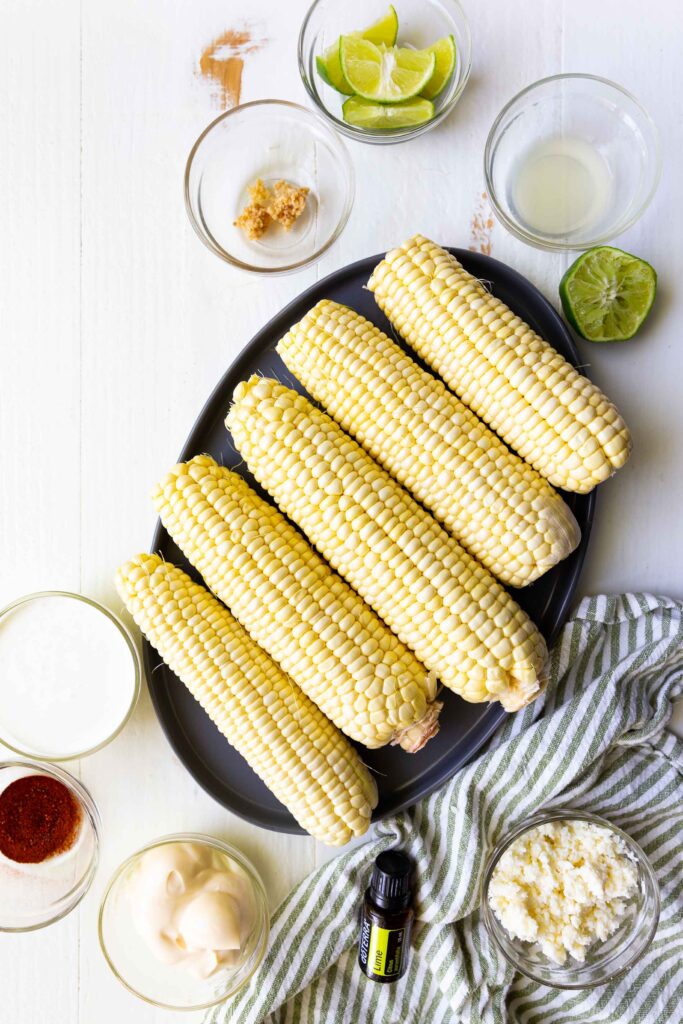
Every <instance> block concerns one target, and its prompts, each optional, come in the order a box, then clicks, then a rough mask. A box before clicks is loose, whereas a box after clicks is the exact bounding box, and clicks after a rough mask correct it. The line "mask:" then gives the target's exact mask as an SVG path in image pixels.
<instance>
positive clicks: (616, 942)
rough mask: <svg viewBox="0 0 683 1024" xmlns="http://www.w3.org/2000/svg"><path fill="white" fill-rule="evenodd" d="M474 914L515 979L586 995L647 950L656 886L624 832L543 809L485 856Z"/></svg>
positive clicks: (585, 816) (565, 811)
mask: <svg viewBox="0 0 683 1024" xmlns="http://www.w3.org/2000/svg"><path fill="white" fill-rule="evenodd" d="M482 915H483V918H484V922H485V924H486V926H487V928H488V931H489V934H490V936H491V938H492V939H493V941H494V943H495V944H496V946H497V947H498V949H499V950H500V951H501V952H502V953H503V955H504V956H505V957H506V959H507V960H508V961H509V962H510V963H511V964H512V965H513V966H514V967H515V968H516V969H517V970H519V971H520V972H521V973H522V974H525V975H526V976H527V977H529V978H532V979H533V980H534V981H538V982H540V983H541V984H543V985H551V986H553V987H554V988H568V989H574V988H577V989H578V988H591V987H593V986H595V985H604V984H606V983H607V982H609V981H613V980H614V979H615V978H617V977H619V976H620V975H622V974H624V973H625V971H627V970H628V969H629V967H631V966H632V965H633V964H634V963H636V962H637V960H638V959H639V958H640V957H641V956H642V955H643V953H644V952H645V950H646V949H647V947H648V946H649V945H650V943H651V941H652V939H653V937H654V934H655V931H656V929H657V924H658V920H659V887H658V884H657V879H656V877H655V874H654V871H653V869H652V865H651V864H650V862H649V860H648V858H647V856H646V854H645V853H644V851H643V850H642V849H641V848H640V846H639V845H638V844H637V843H636V842H635V840H633V839H632V838H631V837H630V836H629V835H627V833H626V832H623V831H622V830H621V829H619V828H617V827H616V825H613V824H612V823H611V822H609V821H607V820H606V819H604V818H601V817H598V815H595V814H589V813H588V812H584V811H577V810H574V809H573V808H562V807H559V808H552V809H549V810H546V811H543V812H542V813H539V814H537V815H535V816H533V817H531V818H528V819H527V820H526V821H524V822H522V823H521V824H520V825H518V826H517V827H516V828H514V829H513V830H512V831H511V832H510V833H508V834H507V835H506V836H504V838H503V839H502V840H501V841H500V842H499V843H498V845H497V846H496V847H495V849H494V850H493V851H492V853H491V854H490V856H489V858H488V861H487V864H486V867H485V871H484V885H483V893H482Z"/></svg>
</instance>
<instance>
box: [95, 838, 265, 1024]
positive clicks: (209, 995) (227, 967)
mask: <svg viewBox="0 0 683 1024" xmlns="http://www.w3.org/2000/svg"><path fill="white" fill-rule="evenodd" d="M268 931H269V915H268V906H267V900H266V894H265V889H264V887H263V883H262V881H261V879H260V877H259V875H258V872H257V871H256V869H255V868H254V866H253V865H252V864H251V863H250V862H249V861H248V860H247V858H246V857H245V856H244V855H243V854H242V853H240V851H239V850H236V849H235V848H234V847H232V846H230V845H228V844H227V843H224V842H221V841H220V840H218V839H214V838H211V837H210V836H204V835H197V834H194V833H183V834H178V835H170V836H163V837H162V838H161V839H157V840H155V841H154V842H151V843H148V844H147V845H146V846H144V847H142V849H140V850H138V851H137V852H136V853H134V854H133V855H132V856H131V857H129V858H128V859H127V860H126V861H124V863H123V864H121V866H120V867H119V868H118V869H117V870H116V871H115V873H114V875H113V877H112V879H111V881H110V883H109V885H108V886H107V889H106V892H105V894H104V897H103V900H102V903H101V906H100V917H99V935H100V945H101V948H102V952H103V953H104V956H105V959H106V961H107V963H108V964H109V967H110V968H111V970H112V971H113V973H114V974H115V975H116V977H117V978H118V980H119V981H120V982H121V983H122V984H123V985H125V987H126V988H127V989H128V990H129V991H130V992H133V993H134V994H135V995H136V996H139V998H141V999H144V1000H145V1001H146V1002H148V1003H152V1004H153V1005H155V1006H161V1007H164V1008H168V1009H176V1010H198V1009H204V1008H207V1007H209V1006H214V1005H216V1004H217V1003H220V1002H222V1001H223V1000H225V999H227V998H228V997H229V996H231V995H233V994H234V993H235V992H237V991H238V990H239V989H240V988H242V987H243V986H244V985H245V984H246V983H247V981H248V980H249V978H251V976H252V974H253V973H254V971H255V970H256V968H257V967H258V965H259V964H260V962H261V960H262V959H263V956H264V954H265V951H266V946H267V942H268Z"/></svg>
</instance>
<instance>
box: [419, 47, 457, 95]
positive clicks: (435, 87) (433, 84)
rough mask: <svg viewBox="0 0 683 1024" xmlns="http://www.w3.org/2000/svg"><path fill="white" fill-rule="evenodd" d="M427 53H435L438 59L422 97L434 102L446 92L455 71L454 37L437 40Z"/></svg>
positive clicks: (428, 48)
mask: <svg viewBox="0 0 683 1024" xmlns="http://www.w3.org/2000/svg"><path fill="white" fill-rule="evenodd" d="M426 52H427V53H430V52H431V53H433V54H434V57H435V59H436V63H435V64H434V71H433V72H432V77H431V78H430V79H429V81H428V82H427V84H426V85H425V87H424V89H423V90H422V93H421V95H422V96H424V97H425V99H428V100H434V99H436V97H437V96H440V95H441V93H442V92H443V91H444V89H445V88H446V86H447V85H448V83H449V82H450V80H451V78H452V77H453V72H454V71H455V39H454V38H453V36H444V37H443V39H437V41H436V42H435V43H432V45H431V46H428V47H427V49H426Z"/></svg>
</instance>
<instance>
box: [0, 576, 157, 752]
mask: <svg viewBox="0 0 683 1024" xmlns="http://www.w3.org/2000/svg"><path fill="white" fill-rule="evenodd" d="M65 598H66V599H68V600H73V601H79V602H80V603H81V604H83V605H86V606H87V607H88V608H90V609H92V610H93V611H94V612H96V613H99V614H101V615H102V616H103V617H104V619H105V620H107V621H108V622H109V623H111V626H112V628H113V629H114V630H116V632H117V633H118V634H119V635H120V637H121V639H122V641H123V643H124V644H125V646H126V647H127V648H128V651H129V652H130V659H131V661H130V673H131V675H130V693H129V695H128V696H127V697H126V699H125V701H122V702H121V707H120V713H119V714H118V715H117V716H116V720H115V721H114V720H113V719H112V720H111V721H109V722H108V723H106V724H105V723H104V722H102V723H101V728H100V729H99V730H98V731H97V734H96V735H95V734H94V735H93V736H92V737H91V740H92V742H90V743H88V744H87V746H83V745H79V746H78V747H74V749H68V750H67V749H63V748H62V749H60V748H59V738H60V733H59V731H58V726H55V729H54V730H53V728H52V723H50V722H48V723H47V729H48V731H49V732H51V733H53V734H54V742H53V743H50V744H47V743H45V744H44V749H37V747H32V746H31V745H29V744H28V743H27V742H26V740H25V739H24V740H22V738H21V737H20V736H15V735H14V733H13V730H12V729H11V727H10V726H9V725H8V724H7V721H5V720H3V716H2V710H0V742H1V743H3V744H4V745H5V746H6V747H8V748H9V749H10V750H13V751H14V752H15V753H16V754H21V755H22V757H40V758H45V760H47V761H73V760H75V759H76V758H80V757H86V756H87V755H89V754H93V753H94V752H95V751H97V750H101V749H102V747H105V746H106V745H107V744H108V743H111V741H112V740H113V739H114V738H115V737H116V736H118V735H119V733H120V732H121V730H122V729H123V727H124V726H125V724H126V723H127V722H128V721H129V719H130V717H131V715H132V714H133V711H134V710H135V705H136V704H137V701H138V697H139V696H140V688H141V685H142V666H141V663H140V655H139V653H138V649H137V647H136V646H135V643H134V642H133V639H132V637H131V635H130V633H129V632H128V630H127V629H126V627H125V626H124V625H123V623H122V622H121V621H120V620H119V619H117V617H116V616H115V615H114V614H113V612H110V611H109V609H108V608H105V607H104V605H101V604H98V602H97V601H93V600H92V599H91V598H89V597H83V595H82V594H73V593H71V592H70V591H67V590H43V591H39V592H37V593H34V594H26V595H25V596H24V597H20V598H17V600H16V601H12V603H11V604H8V605H6V606H5V607H4V608H3V609H2V610H0V629H2V626H3V620H6V619H9V618H10V617H11V616H12V614H13V613H14V612H17V611H19V610H20V609H21V608H22V607H24V606H25V605H28V604H31V603H33V604H39V603H40V602H44V601H48V602H51V601H54V600H63V599H65ZM49 642H50V640H49V638H45V640H44V646H43V656H45V651H46V650H47V651H49V646H48V647H45V645H49ZM70 653H71V652H70ZM77 656H78V652H77V651H75V650H74V652H73V657H74V658H75V657H77ZM64 671H65V675H68V667H65V669H64ZM94 671H95V673H96V671H97V669H96V666H95V668H94ZM95 678H96V676H95ZM122 683H123V680H122ZM65 693H66V694H67V695H66V696H64V697H63V701H67V702H68V699H69V698H68V690H67V691H65ZM25 696H28V697H29V698H30V694H28V695H25ZM3 697H4V695H3V692H2V685H1V683H0V709H1V707H2V704H3ZM13 699H14V700H17V699H20V698H19V696H18V695H17V694H16V693H14V694H13ZM100 710H101V709H100ZM62 712H64V707H63V708H62ZM98 724H99V723H98ZM43 731H45V729H44V730H43ZM40 746H41V748H42V747H43V744H40Z"/></svg>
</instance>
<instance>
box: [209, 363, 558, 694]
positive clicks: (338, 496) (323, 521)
mask: <svg viewBox="0 0 683 1024" xmlns="http://www.w3.org/2000/svg"><path fill="white" fill-rule="evenodd" d="M226 423H227V426H228V428H229V430H230V431H231V433H232V437H233V440H234V442H235V444H236V445H237V448H238V449H239V451H240V452H241V453H242V455H243V456H244V458H245V459H246V461H247V464H248V465H249V468H250V469H251V471H252V473H253V474H254V476H255V477H256V478H257V480H258V481H259V482H260V483H261V484H262V485H263V487H265V488H266V489H267V490H268V491H269V492H270V494H271V495H272V496H273V497H274V498H275V500H276V501H277V503H278V504H279V506H280V508H281V509H282V510H283V511H284V512H285V513H286V514H287V515H288V516H289V517H290V518H291V519H293V520H294V521H295V522H297V523H298V524H299V526H300V527H301V528H302V529H303V531H304V532H305V533H306V535H307V536H308V537H309V539H310V540H311V541H312V543H313V544H315V546H316V547H317V548H318V550H319V551H320V552H321V553H322V554H323V555H324V557H325V558H326V559H327V560H328V561H329V562H330V564H331V565H332V566H334V568H336V569H337V570H338V572H340V573H341V575H342V576H344V577H345V578H346V579H347V580H348V582H349V583H350V584H351V586H352V587H354V588H355V589H356V590H357V591H358V593H359V594H361V596H363V597H364V598H365V600H366V601H367V602H368V604H369V605H371V607H373V608H374V609H375V611H376V612H377V613H378V615H379V616H380V617H381V618H382V619H384V621H385V622H386V623H387V625H389V626H390V627H391V629H393V631H394V632H395V633H396V634H397V636H399V637H400V638H401V640H403V641H404V643H406V644H407V645H408V646H409V647H411V648H412V649H413V650H414V651H415V653H416V654H417V656H418V658H419V659H420V660H421V661H422V662H423V664H424V665H426V666H427V668H429V669H431V670H433V671H434V672H435V673H436V674H437V675H438V677H439V678H440V679H441V681H442V682H443V683H444V684H445V685H446V686H448V687H450V688H451V689H453V690H455V691H456V692H457V693H459V694H461V695H462V696H463V697H464V698H465V699H466V700H470V701H474V702H479V701H486V700H500V701H501V703H502V704H503V706H504V707H506V708H507V709H509V710H516V709H517V708H519V707H522V706H523V705H524V704H526V703H528V702H529V701H530V700H533V698H534V697H536V696H537V695H538V693H539V692H540V691H541V687H542V671H543V666H544V662H545V658H546V653H547V652H546V647H545V643H544V641H543V638H542V636H541V635H540V633H539V632H538V630H537V629H536V627H535V626H534V625H533V623H532V622H531V620H530V619H529V618H528V616H527V615H525V613H524V612H523V611H522V609H521V608H519V606H518V605H517V604H516V603H515V602H514V601H513V600H512V598H511V597H510V595H509V594H508V593H506V591H505V590H504V589H503V587H502V586H501V585H500V584H499V583H498V582H497V581H496V580H494V579H493V577H492V576H491V575H490V574H489V573H488V572H487V571H486V569H484V568H483V566H481V565H479V563H478V562H476V561H475V559H473V558H472V557H471V555H469V554H468V553H467V552H466V551H465V550H464V549H463V548H462V547H461V546H460V545H459V544H458V542H457V541H456V540H455V539H454V538H453V537H451V536H450V535H449V534H448V533H446V531H445V530H444V529H443V528H442V527H441V526H440V525H439V524H438V523H437V522H436V520H434V519H433V518H432V517H431V515H430V514H429V513H428V512H426V511H425V510H424V509H423V508H422V507H421V506H420V505H418V504H417V502H415V501H414V499H413V498H411V497H410V495H409V494H408V493H407V492H406V491H404V490H403V488H402V487H401V486H400V485H399V484H397V483H396V481H395V480H393V478H392V477H390V476H389V474H388V473H386V472H385V470H383V469H381V468H380V467H379V466H378V465H377V463H376V462H375V461H374V459H372V458H371V457H370V456H369V455H368V454H367V452H366V451H364V449H362V448H361V447H360V445H358V444H357V443H356V441H354V440H353V439H352V438H350V437H348V435H346V434H345V433H344V432H343V430H342V429H341V427H339V426H338V424H337V423H335V422H334V420H332V419H331V418H330V417H329V416H327V415H326V414H325V413H323V412H320V411H319V410H318V409H316V408H315V407H314V406H312V405H311V403H310V402H309V401H308V400H307V399H306V398H304V397H303V396H302V395H299V394H297V393H296V392H294V391H292V390H290V389H289V388H286V387H284V386H283V385H281V384H278V383H277V382H275V381H272V380H268V379H262V378H259V377H252V378H251V379H250V380H249V381H247V382H243V383H241V384H240V385H238V387H237V389H236V391H235V395H234V402H233V405H232V407H231V409H230V412H229V414H228V417H227V420H226Z"/></svg>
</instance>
